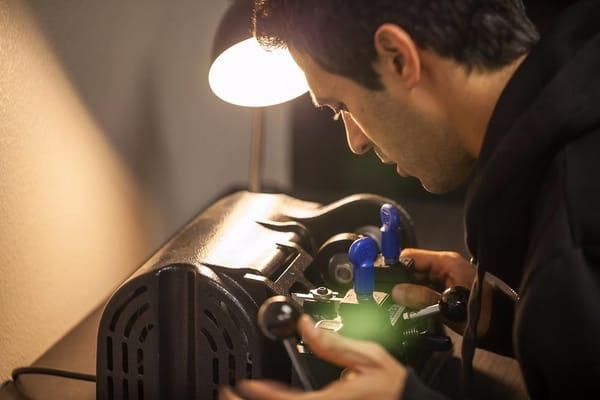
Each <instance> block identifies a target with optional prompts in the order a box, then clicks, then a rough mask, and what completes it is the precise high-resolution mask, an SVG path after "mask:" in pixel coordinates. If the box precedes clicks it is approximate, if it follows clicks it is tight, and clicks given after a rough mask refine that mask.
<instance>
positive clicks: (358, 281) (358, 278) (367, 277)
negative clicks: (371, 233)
mask: <svg viewBox="0 0 600 400" xmlns="http://www.w3.org/2000/svg"><path fill="white" fill-rule="evenodd" d="M377 251H378V249H377V242H375V240H373V239H372V238H370V237H363V238H360V239H358V240H355V241H354V243H352V245H351V246H350V251H348V258H350V262H352V264H353V265H354V291H355V292H356V296H357V298H358V301H359V302H361V301H372V300H373V291H374V290H375V266H374V264H375V259H376V258H377Z"/></svg>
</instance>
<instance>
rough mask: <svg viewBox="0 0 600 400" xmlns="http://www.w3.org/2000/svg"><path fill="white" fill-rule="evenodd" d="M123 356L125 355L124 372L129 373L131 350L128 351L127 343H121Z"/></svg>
mask: <svg viewBox="0 0 600 400" xmlns="http://www.w3.org/2000/svg"><path fill="white" fill-rule="evenodd" d="M121 357H123V372H125V373H126V374H127V373H129V351H127V343H126V342H123V343H121Z"/></svg>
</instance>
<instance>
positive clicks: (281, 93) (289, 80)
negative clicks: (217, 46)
mask: <svg viewBox="0 0 600 400" xmlns="http://www.w3.org/2000/svg"><path fill="white" fill-rule="evenodd" d="M208 82H209V85H210V88H211V89H212V91H213V92H214V93H215V94H216V95H217V96H218V97H219V98H221V99H222V100H224V101H226V102H228V103H231V104H235V105H238V106H244V107H268V106H272V105H275V104H280V103H285V102H286V101H289V100H292V99H294V98H296V97H298V96H300V95H302V94H304V93H306V92H307V91H308V84H307V83H306V77H305V76H304V73H303V72H302V70H301V69H300V67H298V65H297V64H296V62H295V61H294V59H293V58H292V56H291V55H290V53H289V51H287V50H273V51H266V50H265V49H263V48H262V47H260V45H259V44H258V42H257V41H256V39H255V38H250V39H247V40H244V41H242V42H240V43H237V44H235V45H233V46H232V47H230V48H229V49H227V50H225V51H224V52H223V53H222V54H221V55H219V57H217V59H216V60H215V62H214V63H213V65H212V66H211V67H210V71H209V73H208Z"/></svg>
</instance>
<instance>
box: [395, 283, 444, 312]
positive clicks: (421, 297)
mask: <svg viewBox="0 0 600 400" xmlns="http://www.w3.org/2000/svg"><path fill="white" fill-rule="evenodd" d="M440 297H441V295H440V294H439V293H438V292H436V291H435V290H433V289H430V288H428V287H427V286H423V285H414V284H410V283H399V284H397V285H396V286H394V288H393V289H392V299H393V300H394V303H396V304H399V305H401V306H405V307H408V308H412V309H414V310H420V309H421V308H424V307H427V306H430V305H432V304H435V303H437V302H438V301H439V300H440Z"/></svg>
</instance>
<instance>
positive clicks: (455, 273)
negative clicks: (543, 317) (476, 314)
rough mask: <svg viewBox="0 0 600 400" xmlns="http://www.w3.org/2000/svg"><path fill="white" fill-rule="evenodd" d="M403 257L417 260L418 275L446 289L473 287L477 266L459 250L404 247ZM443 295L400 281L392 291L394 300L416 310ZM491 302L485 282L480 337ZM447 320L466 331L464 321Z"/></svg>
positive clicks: (416, 271) (459, 330) (483, 331)
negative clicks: (459, 252)
mask: <svg viewBox="0 0 600 400" xmlns="http://www.w3.org/2000/svg"><path fill="white" fill-rule="evenodd" d="M401 256H402V257H409V258H412V259H413V260H414V261H415V275H416V276H417V278H419V279H424V280H427V281H429V282H432V283H433V284H434V285H436V286H440V287H442V288H444V289H447V288H450V287H453V286H464V287H466V288H471V286H472V284H473V280H474V279H475V268H473V266H472V265H471V263H470V262H468V261H467V260H465V259H464V258H463V257H462V256H461V255H460V254H458V253H454V252H448V251H429V250H420V249H404V250H403V251H402V254H401ZM440 296H441V295H440V293H438V292H436V291H435V290H433V289H430V288H428V287H426V286H422V285H413V284H408V283H401V284H398V285H396V286H394V289H393V290H392V298H393V299H394V302H396V303H397V304H400V305H404V306H407V307H409V308H412V309H416V310H419V309H421V308H424V307H427V306H429V305H432V304H435V303H437V302H438V301H439V299H440ZM491 304H492V288H491V287H490V286H489V285H488V284H487V283H484V286H483V301H482V309H481V317H480V319H479V324H478V326H477V332H478V335H479V336H483V335H485V332H487V329H488V327H489V323H490V317H491ZM446 322H447V325H448V326H449V327H450V328H452V329H453V330H454V331H455V332H457V333H459V334H461V335H462V334H463V332H464V329H465V324H464V323H452V322H449V321H446Z"/></svg>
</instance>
